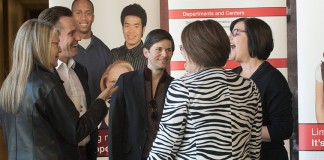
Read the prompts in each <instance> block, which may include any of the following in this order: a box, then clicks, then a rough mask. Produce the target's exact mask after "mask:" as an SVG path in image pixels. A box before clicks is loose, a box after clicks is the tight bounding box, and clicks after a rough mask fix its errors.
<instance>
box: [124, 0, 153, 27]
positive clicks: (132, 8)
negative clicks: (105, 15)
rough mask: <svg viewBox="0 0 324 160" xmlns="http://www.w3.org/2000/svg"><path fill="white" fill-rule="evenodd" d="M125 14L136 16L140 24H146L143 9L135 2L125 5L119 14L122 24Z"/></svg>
mask: <svg viewBox="0 0 324 160" xmlns="http://www.w3.org/2000/svg"><path fill="white" fill-rule="evenodd" d="M126 16H137V17H139V18H140V19H141V21H142V26H143V27H145V26H146V22H147V16H146V12H145V10H144V9H143V8H142V7H141V6H140V5H139V4H137V3H134V4H130V5H128V6H126V7H125V8H124V9H123V11H122V12H121V15H120V21H121V24H122V26H124V21H125V17H126Z"/></svg>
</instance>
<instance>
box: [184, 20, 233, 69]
mask: <svg viewBox="0 0 324 160" xmlns="http://www.w3.org/2000/svg"><path fill="white" fill-rule="evenodd" d="M181 41H182V45H183V47H184V50H185V51H186V53H187V55H188V58H189V59H190V60H191V61H192V62H193V63H195V64H196V65H198V66H201V67H204V68H208V67H223V66H224V65H225V64H226V61H227V59H228V57H229V53H230V51H231V48H230V41H229V38H228V36H227V34H226V32H225V30H224V28H223V27H222V26H221V25H220V24H219V23H218V22H216V21H214V20H203V21H194V22H192V23H190V24H188V25H187V26H186V27H185V28H184V29H183V31H182V33H181Z"/></svg>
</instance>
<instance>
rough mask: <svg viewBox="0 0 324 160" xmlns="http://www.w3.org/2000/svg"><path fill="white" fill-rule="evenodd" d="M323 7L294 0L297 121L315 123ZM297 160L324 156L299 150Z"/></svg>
mask: <svg viewBox="0 0 324 160" xmlns="http://www.w3.org/2000/svg"><path fill="white" fill-rule="evenodd" d="M323 6H324V1H323V0H312V1H306V0H296V9H297V13H296V15H297V69H298V97H299V98H298V113H299V114H298V121H299V123H316V117H315V68H316V65H318V64H319V63H320V62H321V59H322V56H323V52H324V18H323ZM299 132H305V131H299ZM301 138H302V137H301ZM322 140H323V139H322ZM299 159H300V160H308V159H314V160H318V159H324V152H323V151H315V152H314V151H313V152H312V151H299Z"/></svg>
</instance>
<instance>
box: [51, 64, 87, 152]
mask: <svg viewBox="0 0 324 160" xmlns="http://www.w3.org/2000/svg"><path fill="white" fill-rule="evenodd" d="M74 67H75V61H74V60H73V58H71V59H69V60H68V63H67V64H66V63H64V62H62V61H61V60H58V65H57V67H55V68H56V70H57V73H58V74H59V76H60V78H61V80H63V82H64V83H63V85H64V88H65V91H66V93H67V95H68V96H69V97H70V99H71V100H72V102H73V103H74V105H75V107H76V109H77V110H78V111H79V112H80V116H82V115H83V114H84V113H85V112H86V111H87V102H86V97H85V93H84V90H83V87H82V84H81V82H80V80H79V78H78V75H77V74H76V73H75V71H74ZM89 141H90V136H87V137H86V138H85V139H84V140H82V141H81V142H80V143H79V146H85V145H86V144H87V143H88V142H89Z"/></svg>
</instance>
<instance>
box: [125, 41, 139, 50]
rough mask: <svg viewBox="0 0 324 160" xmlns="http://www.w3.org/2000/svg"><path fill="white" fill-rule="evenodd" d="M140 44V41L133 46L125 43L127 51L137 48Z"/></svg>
mask: <svg viewBox="0 0 324 160" xmlns="http://www.w3.org/2000/svg"><path fill="white" fill-rule="evenodd" d="M140 43H141V41H139V42H138V43H136V44H133V45H132V44H128V43H126V47H127V49H133V48H135V47H137V46H138V45H139V44H140Z"/></svg>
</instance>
